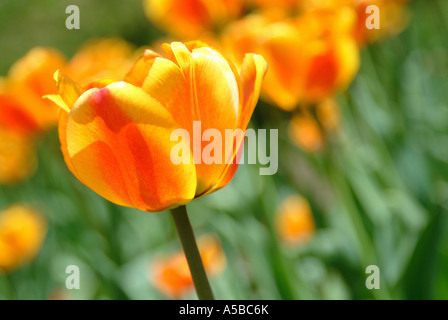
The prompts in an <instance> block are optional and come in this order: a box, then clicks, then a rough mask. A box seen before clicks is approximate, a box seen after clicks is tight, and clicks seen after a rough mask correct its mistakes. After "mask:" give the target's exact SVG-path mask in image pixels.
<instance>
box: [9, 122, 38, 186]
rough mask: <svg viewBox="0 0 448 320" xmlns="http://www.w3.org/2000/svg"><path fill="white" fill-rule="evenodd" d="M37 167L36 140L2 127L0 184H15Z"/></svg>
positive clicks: (28, 175)
mask: <svg viewBox="0 0 448 320" xmlns="http://www.w3.org/2000/svg"><path fill="white" fill-rule="evenodd" d="M35 168H36V154H35V146H34V141H32V140H30V139H29V138H28V137H26V136H23V135H21V134H16V133H14V132H11V131H8V130H3V129H1V128H0V184H15V183H18V182H20V181H22V180H24V179H26V178H28V177H30V176H31V175H32V174H33V173H34V170H35Z"/></svg>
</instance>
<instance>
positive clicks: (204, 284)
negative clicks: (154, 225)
mask: <svg viewBox="0 0 448 320" xmlns="http://www.w3.org/2000/svg"><path fill="white" fill-rule="evenodd" d="M171 215H172V216H173V219H174V223H175V224H176V229H177V233H178V234H179V238H180V242H181V243H182V248H183V249H184V253H185V256H186V257H187V262H188V266H189V267H190V272H191V277H192V278H193V282H194V287H195V288H196V293H197V295H198V298H199V300H214V297H213V293H212V289H211V288H210V284H209V283H208V279H207V274H206V273H205V269H204V265H203V264H202V259H201V255H200V254H199V250H198V246H197V245H196V240H195V238H194V233H193V229H192V228H191V224H190V220H189V219H188V214H187V208H186V207H185V206H180V207H177V208H175V209H172V210H171Z"/></svg>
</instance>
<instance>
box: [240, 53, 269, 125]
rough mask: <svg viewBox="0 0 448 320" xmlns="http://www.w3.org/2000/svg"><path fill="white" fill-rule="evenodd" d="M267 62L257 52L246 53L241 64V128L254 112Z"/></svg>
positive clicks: (247, 122)
mask: <svg viewBox="0 0 448 320" xmlns="http://www.w3.org/2000/svg"><path fill="white" fill-rule="evenodd" d="M267 68H268V64H267V62H266V60H265V59H264V58H263V57H262V56H260V55H257V54H253V53H249V54H246V56H245V57H244V60H243V65H242V66H241V72H240V78H241V85H242V87H243V109H242V115H241V128H242V129H243V130H246V128H247V125H248V124H249V120H250V117H251V116H252V113H253V112H254V109H255V106H256V105H257V102H258V98H259V96H260V90H261V82H262V80H263V78H264V76H265V74H266V71H267Z"/></svg>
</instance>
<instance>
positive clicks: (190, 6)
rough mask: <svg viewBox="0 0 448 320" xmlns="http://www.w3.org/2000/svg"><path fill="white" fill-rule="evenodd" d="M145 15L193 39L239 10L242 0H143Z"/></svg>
mask: <svg viewBox="0 0 448 320" xmlns="http://www.w3.org/2000/svg"><path fill="white" fill-rule="evenodd" d="M143 5H144V9H145V13H146V16H147V17H148V19H149V20H150V21H151V22H153V23H154V24H156V25H157V26H159V27H160V28H162V29H163V30H166V31H167V32H168V33H170V34H173V35H175V36H178V37H181V38H182V39H183V40H197V39H198V38H199V37H200V36H201V35H202V34H203V33H204V32H207V31H215V30H216V29H219V28H221V27H222V25H223V24H225V23H226V22H227V21H229V20H231V19H235V18H237V17H238V16H239V15H240V14H241V13H242V12H243V1H242V0H143Z"/></svg>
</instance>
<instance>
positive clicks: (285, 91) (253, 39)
mask: <svg viewBox="0 0 448 320" xmlns="http://www.w3.org/2000/svg"><path fill="white" fill-rule="evenodd" d="M355 21H356V15H355V12H354V10H353V9H351V8H348V7H344V8H341V9H339V10H315V11H312V12H309V13H306V14H304V15H303V16H300V17H299V18H297V19H294V20H276V19H272V17H268V16H266V15H264V16H261V15H252V16H248V17H246V18H245V19H244V20H241V21H239V22H236V23H235V24H233V25H231V26H229V27H228V29H227V30H226V31H225V32H224V34H223V43H224V47H225V48H226V50H227V52H228V53H229V56H231V57H232V58H233V59H234V60H235V61H241V59H242V56H243V54H244V53H245V52H247V51H248V52H255V53H258V54H261V55H262V56H264V57H265V58H266V60H267V61H268V63H269V65H270V71H269V73H268V74H267V75H266V79H265V81H264V83H263V93H264V96H265V98H266V99H267V100H268V101H270V102H273V103H274V104H275V105H277V106H278V107H280V108H282V109H284V110H286V111H291V110H294V109H295V108H296V107H297V106H298V105H300V104H314V103H319V102H320V101H323V100H325V99H327V98H329V97H331V96H333V95H334V94H335V93H336V92H338V91H340V90H343V89H345V88H346V87H347V86H348V85H349V84H350V83H351V81H352V80H353V78H354V76H355V75H356V73H357V70H358V68H359V50H358V47H357V45H356V42H355V41H354V39H353V37H352V35H351V31H352V30H353V24H354V23H355Z"/></svg>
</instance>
